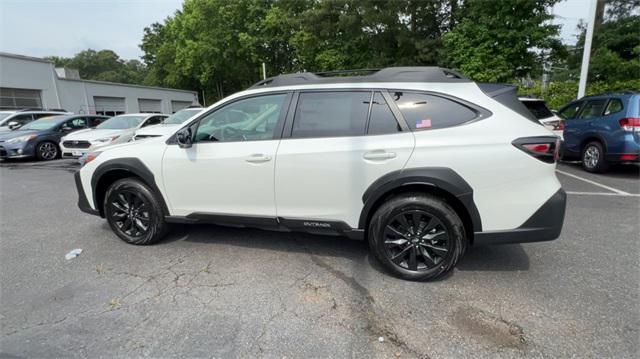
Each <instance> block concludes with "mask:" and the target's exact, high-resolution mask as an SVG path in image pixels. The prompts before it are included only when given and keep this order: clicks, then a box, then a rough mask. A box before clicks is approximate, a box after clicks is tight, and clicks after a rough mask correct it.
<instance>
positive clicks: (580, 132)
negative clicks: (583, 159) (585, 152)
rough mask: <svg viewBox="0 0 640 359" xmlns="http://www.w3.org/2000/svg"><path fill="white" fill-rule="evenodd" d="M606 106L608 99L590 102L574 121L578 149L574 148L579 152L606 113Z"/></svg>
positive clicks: (587, 102)
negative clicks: (597, 122)
mask: <svg viewBox="0 0 640 359" xmlns="http://www.w3.org/2000/svg"><path fill="white" fill-rule="evenodd" d="M606 105H607V99H606V98H601V99H593V100H588V101H586V103H585V104H584V106H583V107H582V109H581V110H580V113H578V116H576V118H575V119H573V120H572V122H573V124H574V126H573V129H574V131H575V138H576V139H577V142H576V143H575V146H576V147H574V149H575V150H576V151H577V152H580V151H581V150H582V149H581V148H579V146H580V145H581V144H582V141H583V140H584V139H585V138H586V137H587V136H590V135H591V134H593V132H594V124H595V122H596V121H597V119H598V118H600V117H602V113H603V112H604V108H605V106H606Z"/></svg>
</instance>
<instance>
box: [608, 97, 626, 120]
mask: <svg viewBox="0 0 640 359" xmlns="http://www.w3.org/2000/svg"><path fill="white" fill-rule="evenodd" d="M623 107H624V106H622V101H620V100H618V99H617V98H612V99H611V100H609V104H608V105H607V109H606V110H604V115H605V116H609V115H612V114H614V113H616V112H620V111H622V108H623Z"/></svg>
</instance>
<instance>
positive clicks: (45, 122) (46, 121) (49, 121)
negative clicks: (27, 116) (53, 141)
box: [20, 116, 60, 130]
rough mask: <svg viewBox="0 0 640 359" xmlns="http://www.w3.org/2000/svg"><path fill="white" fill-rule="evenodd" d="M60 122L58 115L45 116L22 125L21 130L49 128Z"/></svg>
mask: <svg viewBox="0 0 640 359" xmlns="http://www.w3.org/2000/svg"><path fill="white" fill-rule="evenodd" d="M58 124H60V121H59V120H58V116H51V117H43V118H41V119H39V120H35V121H33V122H29V123H27V124H26V125H24V126H22V127H20V130H49V129H52V128H54V127H55V126H57V125H58Z"/></svg>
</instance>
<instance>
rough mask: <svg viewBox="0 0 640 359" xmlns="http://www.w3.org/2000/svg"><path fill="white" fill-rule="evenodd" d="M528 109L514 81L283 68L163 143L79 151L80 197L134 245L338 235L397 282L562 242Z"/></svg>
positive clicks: (549, 168)
mask: <svg viewBox="0 0 640 359" xmlns="http://www.w3.org/2000/svg"><path fill="white" fill-rule="evenodd" d="M531 118H532V115H531V113H529V112H528V110H527V109H526V107H524V105H522V103H521V102H519V101H518V99H517V96H516V88H515V87H514V86H509V85H485V84H477V83H475V82H473V81H471V80H469V79H467V78H465V77H463V76H461V75H459V74H456V73H455V72H453V71H450V70H446V69H441V68H436V67H404V68H403V67H400V68H387V69H383V70H380V71H377V72H375V73H372V74H370V75H366V76H351V77H348V76H338V77H329V76H327V74H323V76H319V75H316V74H312V73H299V74H291V75H282V76H277V77H274V78H269V79H266V80H264V81H261V82H259V83H257V84H255V85H254V86H252V87H251V88H250V89H248V90H246V91H242V92H239V93H236V94H234V95H232V96H229V97H227V98H225V99H223V100H221V101H219V102H217V103H216V104H214V105H213V106H211V107H209V108H208V109H207V110H206V111H203V112H202V113H200V114H199V115H197V116H195V117H194V118H192V119H190V120H189V121H187V122H185V123H184V124H183V125H182V126H180V128H179V129H176V132H175V133H174V134H173V135H172V136H170V137H168V138H166V137H158V138H151V139H147V140H145V141H132V142H129V143H126V144H121V145H116V146H111V147H108V148H104V149H103V150H102V151H96V152H93V153H90V154H89V155H88V157H87V161H86V163H85V164H84V166H83V167H81V169H80V170H79V171H78V172H77V173H76V186H77V190H78V194H79V200H78V205H79V207H80V209H81V210H83V211H85V212H87V213H91V214H95V215H99V216H102V217H104V218H106V220H107V222H108V223H109V225H110V227H111V229H112V230H113V231H114V233H115V234H116V235H118V236H119V237H120V238H121V239H123V240H124V241H126V242H128V243H132V244H149V243H153V242H156V241H158V240H160V239H161V238H162V237H163V236H164V234H165V233H166V232H167V229H168V226H169V223H201V222H205V223H218V224H230V225H235V226H238V225H239V226H248V227H258V228H265V229H273V230H280V231H304V232H310V233H318V234H329V235H336V234H339V235H345V236H348V237H353V238H364V239H366V240H368V241H369V248H370V250H371V251H372V254H373V255H374V256H375V258H377V259H378V260H379V261H380V262H381V263H382V264H383V265H384V266H385V267H386V268H387V269H388V270H389V271H390V272H392V273H394V274H395V275H397V276H399V277H402V278H405V279H411V280H426V279H433V278H437V277H440V276H442V275H444V274H445V273H447V272H449V271H451V270H452V268H453V267H454V266H455V265H456V263H458V261H459V260H460V258H461V257H462V256H463V254H464V253H465V249H466V248H467V246H469V245H481V244H498V243H514V242H535V241H547V240H552V239H555V238H557V237H558V236H559V234H560V231H561V229H562V224H563V220H564V210H565V201H566V195H565V193H564V191H563V190H562V188H561V185H560V182H559V181H558V179H557V178H556V172H555V168H556V160H557V156H558V151H557V150H558V147H559V139H558V137H556V136H554V135H553V133H552V132H550V131H549V130H547V129H546V128H545V127H543V126H540V124H538V123H535V122H534V121H532V120H531ZM142 258H143V257H141V260H142Z"/></svg>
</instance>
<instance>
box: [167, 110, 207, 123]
mask: <svg viewBox="0 0 640 359" xmlns="http://www.w3.org/2000/svg"><path fill="white" fill-rule="evenodd" d="M201 110H202V109H201V108H194V109H188V110H180V111H178V112H176V113H174V114H173V115H171V116H169V117H167V119H166V120H164V122H162V123H164V124H166V125H179V124H181V123H183V122H184V121H186V120H187V119H189V118H190V117H191V116H193V115H195V114H196V113H198V112H200V111H201Z"/></svg>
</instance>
